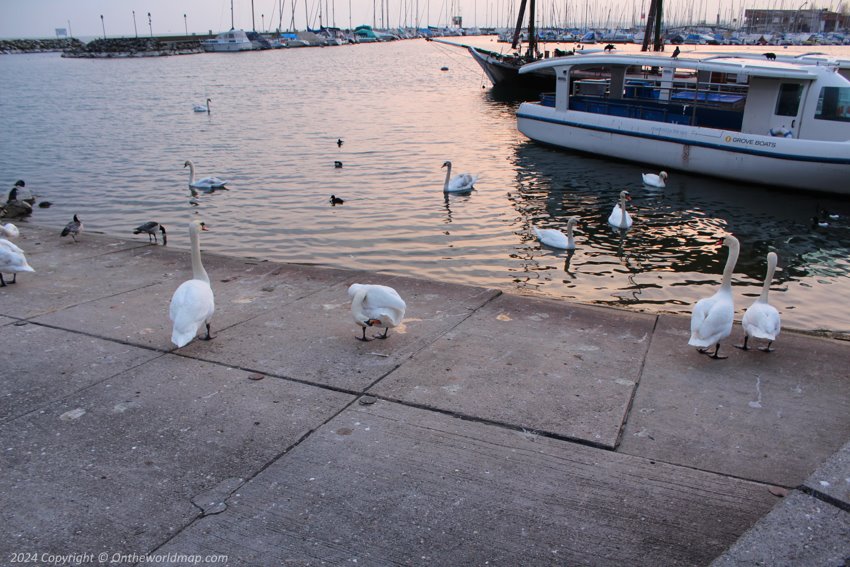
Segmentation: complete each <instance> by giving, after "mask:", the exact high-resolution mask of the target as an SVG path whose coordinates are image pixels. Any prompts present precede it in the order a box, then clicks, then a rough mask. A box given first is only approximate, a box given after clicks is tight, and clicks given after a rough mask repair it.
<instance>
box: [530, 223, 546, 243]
mask: <svg viewBox="0 0 850 567" xmlns="http://www.w3.org/2000/svg"><path fill="white" fill-rule="evenodd" d="M531 229H532V230H533V231H534V236H536V237H537V240H540V239H542V238H543V234H541V232H540V229H539V228H537V227H536V226H532V227H531Z"/></svg>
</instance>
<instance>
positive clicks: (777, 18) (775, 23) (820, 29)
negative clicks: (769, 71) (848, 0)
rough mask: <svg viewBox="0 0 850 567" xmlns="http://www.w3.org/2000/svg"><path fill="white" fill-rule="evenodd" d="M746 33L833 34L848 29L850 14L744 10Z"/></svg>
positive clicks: (824, 11)
mask: <svg viewBox="0 0 850 567" xmlns="http://www.w3.org/2000/svg"><path fill="white" fill-rule="evenodd" d="M744 20H745V22H746V23H745V26H744V29H745V31H746V32H747V33H763V34H768V33H833V32H838V31H840V30H846V29H850V14H847V13H840V12H831V11H829V10H826V9H823V10H744Z"/></svg>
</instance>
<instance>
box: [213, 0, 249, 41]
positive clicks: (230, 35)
mask: <svg viewBox="0 0 850 567" xmlns="http://www.w3.org/2000/svg"><path fill="white" fill-rule="evenodd" d="M201 47H203V48H204V51H214V52H220V51H227V52H232V51H250V50H252V49H254V44H253V43H251V39H250V38H249V37H248V34H247V33H245V30H237V29H234V26H233V0H230V31H226V32H224V33H220V34H218V35H217V36H215V39H205V40H204V41H202V42H201Z"/></svg>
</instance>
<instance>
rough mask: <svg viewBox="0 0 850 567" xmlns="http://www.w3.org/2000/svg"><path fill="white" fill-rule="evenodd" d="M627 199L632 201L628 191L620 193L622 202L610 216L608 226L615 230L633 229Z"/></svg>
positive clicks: (615, 206)
mask: <svg viewBox="0 0 850 567" xmlns="http://www.w3.org/2000/svg"><path fill="white" fill-rule="evenodd" d="M626 199H629V200H631V197H630V196H629V192H628V191H620V202H619V203H617V204H616V205H614V209H613V210H612V211H611V214H610V215H609V216H608V224H610V225H611V226H613V227H615V228H631V226H632V217H631V216H629V212H628V211H627V210H626Z"/></svg>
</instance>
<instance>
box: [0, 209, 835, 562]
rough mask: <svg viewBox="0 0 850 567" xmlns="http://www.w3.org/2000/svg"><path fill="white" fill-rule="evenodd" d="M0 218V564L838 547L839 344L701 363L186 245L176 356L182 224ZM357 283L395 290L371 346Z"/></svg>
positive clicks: (808, 342)
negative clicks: (353, 297)
mask: <svg viewBox="0 0 850 567" xmlns="http://www.w3.org/2000/svg"><path fill="white" fill-rule="evenodd" d="M19 227H20V228H21V232H22V234H21V237H20V238H18V239H17V240H16V243H17V244H18V245H19V246H20V247H21V248H23V249H24V250H25V251H26V253H27V257H28V260H29V263H30V264H31V265H32V266H33V267H34V268H35V270H36V273H35V274H19V275H18V278H17V283H16V284H15V285H9V286H7V287H4V288H0V345H2V349H0V388H2V396H0V451H2V460H0V502H2V506H0V565H39V566H44V565H55V564H70V565H106V564H111V565H121V564H127V565H131V564H140V565H141V564H154V565H175V566H183V565H190V564H192V565H196V564H207V565H209V564H218V565H222V564H226V565H231V566H240V567H241V566H255V565H256V566H271V565H358V566H364V565H429V566H434V565H440V566H443V565H445V566H467V565H470V566H473V565H474V566H479V565H482V566H483V565H504V566H518V565H570V566H571V565H648V566H670V565H710V564H711V565H718V566H724V567H725V566H731V565H735V566H738V565H770V566H777V565H805V566H821V565H822V566H835V567H838V566H840V565H847V564H850V563H848V561H850V443H848V440H850V372H849V371H848V367H850V343H848V342H847V341H840V340H835V339H827V338H821V337H813V336H809V335H806V334H801V333H794V332H790V331H783V334H782V335H781V337H780V338H779V339H778V341H777V342H776V343H775V344H774V346H775V347H776V351H775V352H773V353H771V354H765V353H763V352H760V351H753V350H751V351H749V352H743V351H739V350H737V349H733V348H730V347H731V345H732V343H733V342H735V341H740V340H741V339H742V336H743V332H742V331H741V329H740V326H737V325H736V328H735V330H734V331H733V335H732V337H731V338H730V340H728V341H726V342H725V343H724V346H723V347H722V349H721V352H724V351H725V354H728V355H729V358H728V359H727V360H712V359H710V358H708V357H706V356H703V355H700V354H698V353H697V352H696V351H695V349H693V348H692V347H689V346H688V345H687V341H688V335H689V320H688V319H687V318H684V317H678V316H668V315H659V316H656V315H649V314H640V313H632V312H626V311H620V310H614V309H608V308H598V307H592V306H583V305H576V304H571V303H566V302H562V301H555V300H543V299H535V298H526V297H520V296H516V295H511V294H507V293H500V292H499V291H497V290H493V289H483V288H476V287H467V286H460V285H453V284H447V283H441V282H433V281H422V280H416V279H411V278H406V277H395V276H387V275H381V274H374V273H364V272H356V271H348V270H338V269H330V268H326V267H318V266H305V265H291V264H277V263H272V262H263V261H256V260H250V259H240V258H233V257H225V256H220V255H215V254H209V253H204V256H203V259H204V265H205V267H206V269H207V271H208V272H209V274H210V277H211V280H212V287H213V290H214V291H215V295H216V314H215V316H214V319H213V323H212V331H213V335H214V339H213V340H211V341H199V340H196V341H193V342H191V343H190V344H189V345H187V346H185V347H183V348H181V349H175V348H174V345H172V344H171V342H170V334H171V325H170V321H169V319H168V305H169V301H170V298H171V294H172V293H173V292H174V290H175V289H176V288H177V286H178V285H179V284H180V283H181V282H182V281H184V280H185V279H187V278H189V277H191V267H190V261H189V252H188V235H187V234H186V231H185V230H181V229H178V228H177V227H174V228H172V230H171V231H169V237H170V238H169V242H170V244H169V246H168V247H162V246H154V245H149V244H148V242H147V238H146V237H144V236H139V237H137V240H131V239H130V238H128V239H118V238H112V237H107V236H103V235H97V234H91V233H84V234H83V235H82V236H81V237H80V241H79V242H78V243H73V242H72V241H70V240H68V239H62V238H59V235H58V232H59V231H58V230H55V229H47V228H43V227H38V226H32V225H30V224H26V223H24V224H21V225H19ZM181 233H182V234H181ZM212 238H215V233H214V232H211V233H205V234H204V239H212ZM180 246H182V247H183V248H179V247H180ZM354 282H359V283H382V284H386V285H391V286H393V287H395V288H396V289H397V290H398V291H399V293H400V294H401V296H402V297H403V298H404V299H405V301H406V302H407V305H408V310H407V316H406V319H405V321H404V325H403V326H402V327H401V328H399V329H391V330H390V336H389V339H388V340H385V341H378V340H375V341H371V342H368V343H363V342H360V341H357V340H355V336H356V335H358V334H359V333H360V331H359V328H358V327H356V326H355V325H354V323H353V322H352V321H351V316H350V311H349V300H348V296H347V294H346V290H347V287H348V285H349V284H351V283H354ZM61 562H64V563H61Z"/></svg>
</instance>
